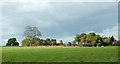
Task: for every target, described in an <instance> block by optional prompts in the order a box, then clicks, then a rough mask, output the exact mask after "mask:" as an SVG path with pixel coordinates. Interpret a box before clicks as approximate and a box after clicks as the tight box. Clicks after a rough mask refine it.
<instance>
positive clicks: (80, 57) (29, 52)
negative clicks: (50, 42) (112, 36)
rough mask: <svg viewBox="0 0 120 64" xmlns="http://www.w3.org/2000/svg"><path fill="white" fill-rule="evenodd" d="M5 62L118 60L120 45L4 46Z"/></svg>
mask: <svg viewBox="0 0 120 64" xmlns="http://www.w3.org/2000/svg"><path fill="white" fill-rule="evenodd" d="M2 61H3V62H117V61H118V47H2Z"/></svg>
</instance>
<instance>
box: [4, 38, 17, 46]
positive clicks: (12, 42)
mask: <svg viewBox="0 0 120 64" xmlns="http://www.w3.org/2000/svg"><path fill="white" fill-rule="evenodd" d="M6 46H19V43H18V42H17V40H16V38H10V39H8V42H7V44H6Z"/></svg>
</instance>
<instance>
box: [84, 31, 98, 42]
mask: <svg viewBox="0 0 120 64" xmlns="http://www.w3.org/2000/svg"><path fill="white" fill-rule="evenodd" d="M95 36H96V34H95V33H89V34H88V36H87V38H86V41H87V42H92V41H94V40H95Z"/></svg>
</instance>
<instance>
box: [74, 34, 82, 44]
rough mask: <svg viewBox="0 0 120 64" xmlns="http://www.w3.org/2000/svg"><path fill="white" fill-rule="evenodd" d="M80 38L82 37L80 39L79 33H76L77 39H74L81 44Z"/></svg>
mask: <svg viewBox="0 0 120 64" xmlns="http://www.w3.org/2000/svg"><path fill="white" fill-rule="evenodd" d="M80 40H81V39H80V37H79V35H78V34H76V37H75V40H74V41H75V42H77V43H78V44H79V42H80Z"/></svg>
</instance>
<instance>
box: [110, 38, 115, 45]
mask: <svg viewBox="0 0 120 64" xmlns="http://www.w3.org/2000/svg"><path fill="white" fill-rule="evenodd" d="M114 41H115V39H114V37H113V36H112V37H111V38H110V45H112V42H114Z"/></svg>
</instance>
